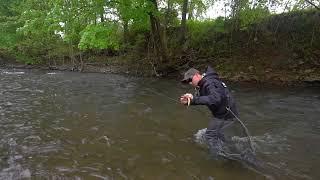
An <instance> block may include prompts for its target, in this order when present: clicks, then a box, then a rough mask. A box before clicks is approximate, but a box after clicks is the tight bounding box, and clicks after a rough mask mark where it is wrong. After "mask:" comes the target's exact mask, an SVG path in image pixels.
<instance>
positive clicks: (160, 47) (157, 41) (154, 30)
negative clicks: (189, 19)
mask: <svg viewBox="0 0 320 180" xmlns="http://www.w3.org/2000/svg"><path fill="white" fill-rule="evenodd" d="M150 1H151V2H152V3H153V4H154V7H155V9H156V11H158V6H157V2H156V0H150ZM149 17H150V24H151V34H152V39H153V48H154V50H155V56H156V57H158V58H159V62H158V63H157V64H158V65H160V66H163V65H165V63H166V62H167V61H168V55H167V46H166V44H165V40H164V37H163V34H162V30H161V26H160V22H159V19H158V17H157V16H155V15H154V14H153V13H152V12H149ZM159 68H160V71H161V69H162V67H159Z"/></svg>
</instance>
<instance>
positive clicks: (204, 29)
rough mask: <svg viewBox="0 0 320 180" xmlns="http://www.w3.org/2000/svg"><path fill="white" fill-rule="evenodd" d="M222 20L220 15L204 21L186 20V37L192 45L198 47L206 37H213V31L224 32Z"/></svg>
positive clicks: (204, 41)
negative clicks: (214, 18)
mask: <svg viewBox="0 0 320 180" xmlns="http://www.w3.org/2000/svg"><path fill="white" fill-rule="evenodd" d="M224 24H225V23H224V20H223V18H222V17H220V18H217V19H216V20H205V21H188V23H187V27H188V39H189V42H191V45H192V46H195V47H197V46H198V47H200V46H202V44H203V43H204V45H205V44H207V43H206V41H207V40H208V39H210V38H211V37H213V36H214V35H215V33H223V32H225V31H226V30H225V28H224Z"/></svg>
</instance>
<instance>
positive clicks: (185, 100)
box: [180, 93, 193, 106]
mask: <svg viewBox="0 0 320 180" xmlns="http://www.w3.org/2000/svg"><path fill="white" fill-rule="evenodd" d="M192 99H193V95H192V94H190V93H186V94H184V95H182V96H181V97H180V103H181V104H183V105H188V106H189V105H190V102H191V100H192Z"/></svg>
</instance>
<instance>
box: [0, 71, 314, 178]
mask: <svg viewBox="0 0 320 180" xmlns="http://www.w3.org/2000/svg"><path fill="white" fill-rule="evenodd" d="M230 87H232V88H231V89H232V91H233V94H234V96H235V97H236V99H237V102H238V106H239V109H240V115H241V119H242V120H243V121H244V122H245V123H246V125H247V127H248V128H249V130H250V133H251V134H252V139H253V142H254V146H255V148H256V150H257V154H258V158H259V159H261V161H262V162H263V163H264V164H265V165H266V166H267V167H268V168H267V171H265V170H263V171H260V170H258V171H259V173H257V170H255V171H253V170H250V168H246V167H245V166H243V165H242V164H241V163H236V162H220V161H214V160H212V159H211V157H210V156H209V154H208V151H207V150H206V149H205V148H202V146H200V145H199V144H201V143H200V142H197V138H196V139H195V138H194V137H193V135H194V134H196V132H197V131H198V130H199V129H200V130H201V129H203V128H205V127H206V126H207V123H208V118H209V117H210V113H209V112H208V111H207V110H206V108H205V107H200V106H199V107H189V108H185V107H183V106H181V105H179V104H178V102H176V101H174V100H175V99H178V97H179V96H180V95H181V94H182V93H185V92H188V91H189V92H191V91H192V89H190V88H189V87H187V86H183V85H181V84H180V83H179V82H177V81H173V80H157V79H148V78H133V77H125V76H119V75H111V74H95V73H87V74H81V73H68V72H52V71H40V70H30V71H26V70H5V69H2V70H0V95H1V96H0V127H1V131H0V142H1V144H0V167H1V171H0V179H21V178H25V179H31V178H32V179H34V178H40V179H41V178H48V177H49V178H55V179H59V178H60V179H65V178H67V179H68V178H70V179H240V180H241V179H243V180H247V179H268V178H269V177H266V174H267V175H268V176H269V175H270V174H272V176H274V177H275V179H319V178H320V175H319V173H318V170H317V165H319V162H320V159H319V157H320V156H319V155H320V154H319V152H320V147H319V146H318V143H317V142H319V140H320V133H319V127H320V122H319V118H318V114H319V112H320V98H319V93H318V92H319V89H312V88H301V89H280V88H260V87H243V86H236V85H230ZM150 90H151V91H156V92H158V93H159V92H160V93H162V94H164V95H165V96H167V97H165V96H162V95H159V94H157V93H153V92H151V91H150ZM170 99H171V100H170ZM191 109H197V110H200V111H193V110H191ZM233 140H234V141H235V142H243V141H244V142H245V141H247V140H246V139H245V137H237V136H234V137H233ZM261 172H262V173H261ZM274 174H275V175H274Z"/></svg>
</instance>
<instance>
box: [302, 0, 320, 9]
mask: <svg viewBox="0 0 320 180" xmlns="http://www.w3.org/2000/svg"><path fill="white" fill-rule="evenodd" d="M305 1H306V2H307V3H309V4H311V5H312V6H313V7H315V8H316V9H318V10H320V7H318V6H317V5H315V4H314V3H313V2H311V1H309V0H305Z"/></svg>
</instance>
